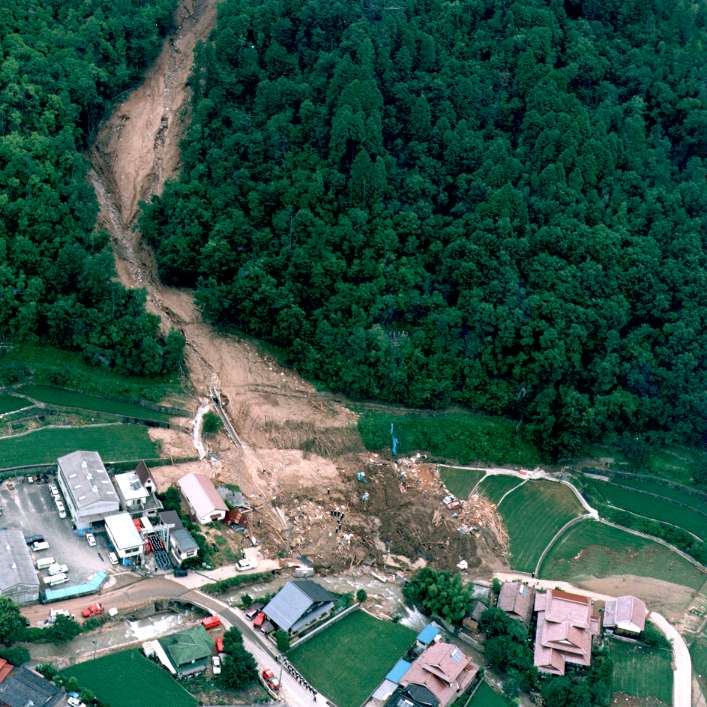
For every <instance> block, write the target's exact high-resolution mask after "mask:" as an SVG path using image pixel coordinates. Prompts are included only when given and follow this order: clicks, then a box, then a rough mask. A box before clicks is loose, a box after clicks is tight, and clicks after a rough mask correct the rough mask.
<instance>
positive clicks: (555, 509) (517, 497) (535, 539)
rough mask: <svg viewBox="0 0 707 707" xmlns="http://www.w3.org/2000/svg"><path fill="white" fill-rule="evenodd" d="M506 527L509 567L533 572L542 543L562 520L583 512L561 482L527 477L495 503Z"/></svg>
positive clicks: (544, 545)
mask: <svg viewBox="0 0 707 707" xmlns="http://www.w3.org/2000/svg"><path fill="white" fill-rule="evenodd" d="M498 510H499V512H500V514H501V516H502V517H503V521H504V523H505V525H506V529H507V530H508V536H509V539H510V551H511V567H512V568H513V569H516V570H520V571H523V572H533V571H534V570H535V565H536V564H537V561H538V560H539V559H540V556H541V555H542V553H543V551H544V549H545V547H546V546H547V544H548V543H549V542H550V540H552V538H553V537H554V536H555V534H556V533H557V532H558V531H559V530H560V528H562V526H563V525H565V523H567V522H568V521H570V520H572V518H574V517H575V516H578V515H581V514H582V512H583V509H582V506H581V505H580V503H579V501H578V500H577V497H576V496H575V495H574V493H572V491H571V490H570V489H569V488H568V487H567V486H565V485H564V484H560V483H556V482H553V481H529V482H528V483H526V484H523V486H520V487H519V488H517V489H516V490H515V491H513V492H512V493H510V494H509V495H508V496H506V498H505V499H503V502H502V503H501V504H500V505H499V506H498Z"/></svg>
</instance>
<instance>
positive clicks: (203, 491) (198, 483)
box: [179, 473, 228, 524]
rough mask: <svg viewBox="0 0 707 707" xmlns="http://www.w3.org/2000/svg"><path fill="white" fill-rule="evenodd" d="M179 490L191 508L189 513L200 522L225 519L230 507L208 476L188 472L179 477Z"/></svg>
mask: <svg viewBox="0 0 707 707" xmlns="http://www.w3.org/2000/svg"><path fill="white" fill-rule="evenodd" d="M179 490H180V491H181V492H182V498H184V501H185V502H186V504H187V507H188V508H189V515H190V516H191V517H192V518H193V519H194V520H195V521H197V522H198V523H202V524H206V523H211V522H213V521H216V520H223V519H224V517H225V515H226V512H227V511H228V507H227V506H226V502H225V501H224V500H223V499H222V498H221V496H219V494H218V491H216V487H215V486H214V485H213V483H211V479H209V477H208V476H204V474H194V473H192V474H187V475H186V476H183V477H182V478H181V479H179Z"/></svg>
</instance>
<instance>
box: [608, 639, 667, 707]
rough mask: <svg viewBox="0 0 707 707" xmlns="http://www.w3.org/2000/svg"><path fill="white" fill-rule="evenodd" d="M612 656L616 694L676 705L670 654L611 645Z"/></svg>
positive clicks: (625, 645)
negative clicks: (674, 702) (674, 703)
mask: <svg viewBox="0 0 707 707" xmlns="http://www.w3.org/2000/svg"><path fill="white" fill-rule="evenodd" d="M609 655H611V658H612V660H613V661H614V672H613V688H614V694H616V693H622V694H624V695H629V696H630V697H637V698H643V699H651V698H652V700H651V702H650V704H655V702H654V701H653V700H659V701H660V702H662V703H663V704H665V705H670V704H672V702H673V671H672V668H671V660H672V657H671V653H670V651H669V650H665V649H655V648H647V647H645V646H641V645H632V644H630V643H622V642H620V641H616V640H613V641H610V642H609Z"/></svg>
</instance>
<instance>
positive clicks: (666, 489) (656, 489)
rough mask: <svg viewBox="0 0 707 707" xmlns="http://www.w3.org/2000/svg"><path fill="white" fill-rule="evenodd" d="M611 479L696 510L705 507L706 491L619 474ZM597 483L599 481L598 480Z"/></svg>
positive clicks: (706, 501) (621, 484) (706, 502)
mask: <svg viewBox="0 0 707 707" xmlns="http://www.w3.org/2000/svg"><path fill="white" fill-rule="evenodd" d="M611 481H612V483H614V484H618V485H619V486H628V487H629V488H633V489H638V490H639V491H644V492H646V493H655V494H658V495H659V496H662V497H663V498H669V499H670V500H671V501H677V502H678V503H682V504H684V505H686V506H689V507H690V508H694V509H695V510H698V511H704V509H705V508H707V493H689V491H688V489H683V488H681V487H680V486H673V485H672V484H669V483H667V482H664V481H660V480H659V479H643V478H636V477H635V476H627V475H625V474H621V475H616V476H613V477H612V478H611ZM597 483H601V482H599V481H598V482H597ZM695 491H697V489H695Z"/></svg>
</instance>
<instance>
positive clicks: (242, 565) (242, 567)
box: [236, 557, 256, 572]
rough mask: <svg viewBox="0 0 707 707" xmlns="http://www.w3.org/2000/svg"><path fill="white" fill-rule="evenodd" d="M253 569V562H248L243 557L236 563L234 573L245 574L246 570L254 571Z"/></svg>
mask: <svg viewBox="0 0 707 707" xmlns="http://www.w3.org/2000/svg"><path fill="white" fill-rule="evenodd" d="M255 567H256V565H255V562H253V560H249V559H247V558H245V557H244V558H243V559H242V560H238V562H236V571H237V572H245V571H247V570H254V569H255Z"/></svg>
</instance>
